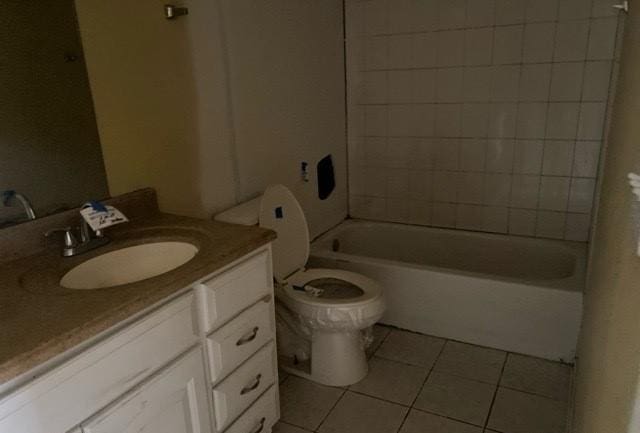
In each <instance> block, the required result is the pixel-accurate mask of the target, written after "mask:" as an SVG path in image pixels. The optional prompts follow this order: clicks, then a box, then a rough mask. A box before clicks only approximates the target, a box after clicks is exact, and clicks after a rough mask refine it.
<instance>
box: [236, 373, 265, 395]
mask: <svg viewBox="0 0 640 433" xmlns="http://www.w3.org/2000/svg"><path fill="white" fill-rule="evenodd" d="M261 379H262V374H259V375H257V376H256V378H255V379H254V380H253V383H252V384H251V385H247V386H245V387H244V388H242V390H240V395H245V394H247V393H249V392H251V391H253V390H254V389H256V388H257V387H259V386H260V380H261Z"/></svg>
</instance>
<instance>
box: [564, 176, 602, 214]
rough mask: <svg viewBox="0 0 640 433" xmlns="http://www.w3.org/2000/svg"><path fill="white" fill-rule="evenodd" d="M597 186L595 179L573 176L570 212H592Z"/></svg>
mask: <svg viewBox="0 0 640 433" xmlns="http://www.w3.org/2000/svg"><path fill="white" fill-rule="evenodd" d="M595 188H596V180H595V179H583V178H573V179H572V180H571V191H570V194H569V212H577V213H590V212H591V208H592V206H593V195H594V191H595Z"/></svg>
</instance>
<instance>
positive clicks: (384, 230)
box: [309, 220, 586, 362]
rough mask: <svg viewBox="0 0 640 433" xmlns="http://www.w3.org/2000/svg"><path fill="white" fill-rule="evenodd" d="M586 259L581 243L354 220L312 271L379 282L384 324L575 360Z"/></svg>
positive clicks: (324, 240)
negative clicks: (338, 271) (343, 272)
mask: <svg viewBox="0 0 640 433" xmlns="http://www.w3.org/2000/svg"><path fill="white" fill-rule="evenodd" d="M585 256H586V246H585V245H584V244H581V243H575V242H564V241H553V240H546V239H533V238H523V237H514V236H503V235H494V234H485V233H475V232H467V231H460V230H446V229H436V228H429V227H421V226H411V225H404V224H393V223H379V222H368V221H359V220H347V221H345V222H343V223H342V224H340V225H339V226H337V227H336V228H334V229H332V230H331V231H329V232H327V233H325V234H324V235H322V236H321V237H320V238H319V239H317V240H316V241H314V242H313V244H312V249H311V259H310V262H309V265H310V267H333V268H340V269H346V270H351V271H355V272H360V273H362V274H364V275H367V276H369V277H371V278H374V279H376V280H378V281H379V282H380V283H381V284H382V285H383V287H384V288H385V295H386V299H387V304H388V309H387V312H386V313H385V315H384V317H383V318H382V322H383V323H386V324H389V325H394V326H397V327H400V328H404V329H409V330H412V331H417V332H423V333H426V334H431V335H437V336H440V337H445V338H450V339H454V340H459V341H465V342H469V343H474V344H479V345H483V346H489V347H494V348H497V349H502V350H507V351H512V352H518V353H524V354H528V355H533V356H539V357H542V358H547V359H552V360H563V361H566V362H573V358H574V354H575V349H576V342H577V338H578V331H579V327H580V318H581V314H582V289H583V284H584V274H585Z"/></svg>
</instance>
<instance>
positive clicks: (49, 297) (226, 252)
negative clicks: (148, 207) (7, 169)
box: [0, 213, 275, 383]
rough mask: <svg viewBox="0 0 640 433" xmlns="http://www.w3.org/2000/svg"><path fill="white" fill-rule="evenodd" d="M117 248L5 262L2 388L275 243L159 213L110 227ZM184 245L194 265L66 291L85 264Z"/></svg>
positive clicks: (244, 230) (55, 250)
mask: <svg viewBox="0 0 640 433" xmlns="http://www.w3.org/2000/svg"><path fill="white" fill-rule="evenodd" d="M107 235H108V236H109V237H110V238H111V242H110V243H109V244H107V245H105V246H103V247H100V248H97V249H95V250H93V251H90V252H87V253H85V254H81V255H79V256H76V257H71V258H63V257H61V256H60V251H61V248H62V245H61V242H53V244H52V245H51V247H50V248H47V249H46V250H44V251H40V252H38V253H36V254H32V255H29V256H26V257H21V258H18V259H16V260H12V261H9V262H6V263H2V264H0V281H2V285H1V286H0V383H4V382H7V381H9V380H11V379H13V378H16V377H18V376H20V375H22V374H23V373H25V372H28V371H29V370H31V369H33V368H34V367H37V366H38V365H40V364H42V363H44V362H46V361H48V360H50V359H52V358H54V357H56V356H57V355H60V354H62V353H64V352H65V351H67V350H69V349H71V348H73V347H74V346H77V345H78V344H80V343H83V342H84V341H87V340H89V339H91V338H92V337H95V336H97V335H98V334H100V333H101V332H103V331H105V330H107V329H109V328H111V327H113V326H114V325H117V324H118V323H119V322H121V321H123V320H125V319H127V318H129V317H131V316H132V315H134V314H136V313H138V312H141V311H143V310H145V309H146V308H148V307H150V306H152V305H154V304H156V303H157V302H159V301H161V300H163V299H165V298H167V297H169V296H170V295H172V294H174V293H176V292H178V291H180V290H183V289H185V288H187V287H188V286H189V285H191V284H192V283H193V282H194V281H196V280H198V279H200V278H203V277H205V276H207V275H209V274H211V273H213V272H215V271H217V270H219V269H221V268H222V267H224V266H225V265H228V264H229V263H231V262H233V261H234V260H236V259H238V258H240V257H242V256H243V255H245V254H248V253H249V252H251V251H252V250H255V249H256V248H258V247H260V246H263V245H265V244H267V243H268V242H270V241H271V240H273V239H275V233H274V232H272V231H269V230H264V229H261V228H258V227H246V226H238V225H231V224H224V223H219V222H215V221H206V220H199V219H193V218H187V217H179V216H174V215H169V214H163V213H155V214H154V215H151V216H149V217H148V218H145V219H139V220H136V221H133V222H130V223H127V224H122V225H120V226H117V227H114V228H112V229H110V230H109V231H108V233H107ZM162 240H182V241H187V242H191V243H193V244H194V245H196V246H197V247H198V248H199V252H198V254H197V255H196V256H195V257H194V258H193V260H191V261H189V262H187V263H186V264H184V265H182V266H180V267H179V268H177V269H175V270H173V271H170V272H168V273H166V274H163V275H159V276H156V277H153V278H150V279H147V280H144V281H139V282H137V283H132V284H126V285H122V286H117V287H113V288H106V289H98V290H72V289H66V288H63V287H61V286H60V284H59V281H60V279H61V277H62V276H63V275H64V274H65V273H66V272H67V271H68V270H70V269H71V268H73V267H74V266H76V265H78V264H79V263H81V262H83V261H85V260H87V259H90V258H92V257H95V256H97V255H100V254H103V253H105V252H108V251H111V250H115V249H119V248H122V247H126V246H130V245H135V244H140V243H147V242H155V241H162Z"/></svg>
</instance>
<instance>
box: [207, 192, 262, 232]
mask: <svg viewBox="0 0 640 433" xmlns="http://www.w3.org/2000/svg"><path fill="white" fill-rule="evenodd" d="M261 202H262V195H260V196H258V197H256V198H254V199H251V200H249V201H246V202H244V203H241V204H239V205H237V206H234V207H232V208H229V209H227V210H225V211H224V212H220V213H219V214H217V215H215V216H214V217H213V219H214V220H216V221H220V222H223V223H231V224H241V225H244V226H256V225H258V222H259V216H260V203H261Z"/></svg>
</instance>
